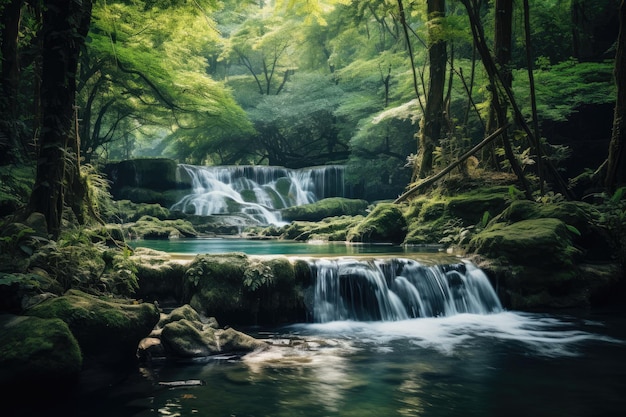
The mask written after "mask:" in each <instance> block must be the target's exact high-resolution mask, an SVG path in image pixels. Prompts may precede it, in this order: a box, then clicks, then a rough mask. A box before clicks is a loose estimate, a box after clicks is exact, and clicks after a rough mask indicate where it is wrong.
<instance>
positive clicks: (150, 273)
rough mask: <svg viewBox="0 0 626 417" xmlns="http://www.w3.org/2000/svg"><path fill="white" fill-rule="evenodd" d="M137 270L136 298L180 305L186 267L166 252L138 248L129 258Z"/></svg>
mask: <svg viewBox="0 0 626 417" xmlns="http://www.w3.org/2000/svg"><path fill="white" fill-rule="evenodd" d="M129 261H130V263H131V264H132V265H133V268H134V269H135V270H136V272H135V274H136V276H137V285H138V289H137V291H136V293H135V294H136V296H137V297H138V298H140V299H143V300H148V301H158V302H160V303H162V304H172V303H174V304H180V302H181V300H182V297H183V276H184V275H185V270H186V265H185V263H183V262H180V261H178V260H176V259H174V258H173V257H172V256H171V255H170V254H168V253H166V252H161V251H156V250H153V249H148V248H141V247H140V248H137V249H135V250H134V252H133V253H132V254H131V255H130V257H129Z"/></svg>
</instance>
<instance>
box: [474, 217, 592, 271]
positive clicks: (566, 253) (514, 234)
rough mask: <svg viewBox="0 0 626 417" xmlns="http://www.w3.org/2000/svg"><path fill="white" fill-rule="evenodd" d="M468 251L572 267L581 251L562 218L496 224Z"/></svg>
mask: <svg viewBox="0 0 626 417" xmlns="http://www.w3.org/2000/svg"><path fill="white" fill-rule="evenodd" d="M469 250H470V251H473V252H477V253H479V254H481V255H484V256H486V257H488V258H491V259H499V258H503V259H507V260H508V261H509V262H511V263H513V264H519V265H528V266H537V267H547V266H552V267H558V268H571V267H573V266H574V263H575V259H576V256H579V255H580V251H579V250H578V249H576V248H575V247H574V246H573V244H572V232H571V231H570V230H569V229H568V228H567V225H566V224H565V223H563V222H562V221H561V220H559V219H554V218H542V219H535V220H522V221H519V222H516V223H512V224H505V223H495V224H493V225H492V226H491V227H489V228H487V229H485V230H484V231H483V232H481V233H479V234H477V235H476V236H475V237H474V238H473V239H472V240H471V241H470V245H469Z"/></svg>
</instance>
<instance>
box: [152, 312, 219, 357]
mask: <svg viewBox="0 0 626 417" xmlns="http://www.w3.org/2000/svg"><path fill="white" fill-rule="evenodd" d="M215 331H216V330H215V329H213V328H206V329H202V328H198V327H197V326H196V325H195V323H194V322H192V321H190V320H187V319H181V320H177V321H174V322H171V323H168V324H166V325H165V327H163V331H162V333H161V341H162V343H163V346H164V347H165V349H166V350H167V351H168V352H169V353H170V354H173V355H175V356H181V357H198V356H208V355H211V354H215V353H218V352H219V351H220V349H219V345H218V343H217V339H216V337H215Z"/></svg>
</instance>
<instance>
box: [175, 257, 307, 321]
mask: <svg viewBox="0 0 626 417" xmlns="http://www.w3.org/2000/svg"><path fill="white" fill-rule="evenodd" d="M301 270H302V269H301V268H296V267H295V265H294V264H292V263H291V262H290V261H289V260H288V259H287V258H281V259H278V258H276V259H264V258H253V257H248V256H247V255H245V254H242V253H230V254H220V255H199V256H197V257H196V258H195V259H194V260H193V262H192V263H191V264H190V265H189V267H188V268H187V271H186V272H185V276H184V283H183V288H184V295H183V300H184V302H185V303H188V304H190V305H191V306H192V307H193V308H194V309H195V310H196V311H198V312H200V313H201V314H203V315H205V316H207V317H215V318H216V319H217V320H218V321H219V322H220V323H227V324H228V325H234V324H277V323H289V322H292V323H293V322H295V321H299V320H301V319H302V318H303V317H304V316H305V307H304V302H303V297H304V296H303V291H302V288H303V287H304V281H305V280H306V278H307V277H308V275H307V274H305V273H301Z"/></svg>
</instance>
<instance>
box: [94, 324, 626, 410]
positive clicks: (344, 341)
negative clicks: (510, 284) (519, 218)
mask: <svg viewBox="0 0 626 417" xmlns="http://www.w3.org/2000/svg"><path fill="white" fill-rule="evenodd" d="M625 322H626V321H625V320H624V317H623V316H622V317H619V318H616V317H609V318H607V319H606V320H604V319H600V320H591V321H588V320H579V319H576V318H573V317H562V316H559V317H556V316H549V315H539V314H520V313H514V312H502V313H498V314H491V315H473V314H461V315H457V316H452V317H444V318H425V319H412V320H405V321H400V322H376V323H373V322H370V323H362V322H331V323H323V324H301V325H293V326H289V327H285V328H280V329H275V330H273V331H271V332H263V333H258V334H256V335H257V337H262V338H265V339H267V340H268V341H269V342H270V343H271V347H270V348H268V349H266V350H263V351H258V352H254V353H251V354H249V355H247V356H245V357H243V358H242V359H234V358H226V357H222V358H220V359H215V360H204V361H198V362H191V363H189V362H188V363H184V364H181V363H163V364H161V365H158V366H156V365H155V366H153V367H146V368H142V372H143V374H138V375H135V376H134V377H132V378H130V379H129V380H128V381H126V382H125V383H124V384H122V386H118V387H115V388H113V389H112V390H111V391H110V392H108V393H106V394H103V396H102V398H101V401H102V402H106V403H108V404H111V403H113V402H116V398H117V399H118V400H119V398H122V395H120V392H124V391H125V390H126V391H128V390H129V389H131V388H130V387H138V386H142V384H143V387H144V391H143V392H141V393H137V392H135V394H134V396H133V398H132V399H128V398H127V397H124V398H125V399H124V401H117V402H116V404H117V407H116V408H114V410H110V409H109V410H108V412H107V413H106V414H104V413H101V412H100V407H99V406H98V405H97V404H91V403H90V404H88V405H86V406H85V407H84V409H83V411H84V412H85V414H84V415H90V416H92V417H93V416H99V415H102V416H104V415H115V416H118V417H119V416H137V417H145V416H225V417H227V416H311V417H318V416H320V417H321V416H359V417H360V416H377V417H380V416H436V417H439V416H480V417H484V416H494V417H495V416H507V417H508V416H546V417H547V416H550V417H554V416H568V417H569V416H600V415H603V416H618V415H620V416H621V415H622V413H623V411H624V410H626V399H624V397H623V392H626V363H625V361H624V360H623V358H624V354H625V353H626V344H624V337H625V336H626V334H625V333H624V332H625V329H626V327H624V323H625ZM256 330H259V329H256ZM254 331H255V329H252V330H250V329H248V332H250V333H254ZM189 379H201V380H203V381H204V382H205V385H203V386H194V387H186V388H176V389H172V388H162V387H158V386H157V385H156V382H158V381H176V380H189ZM147 382H148V383H147Z"/></svg>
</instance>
